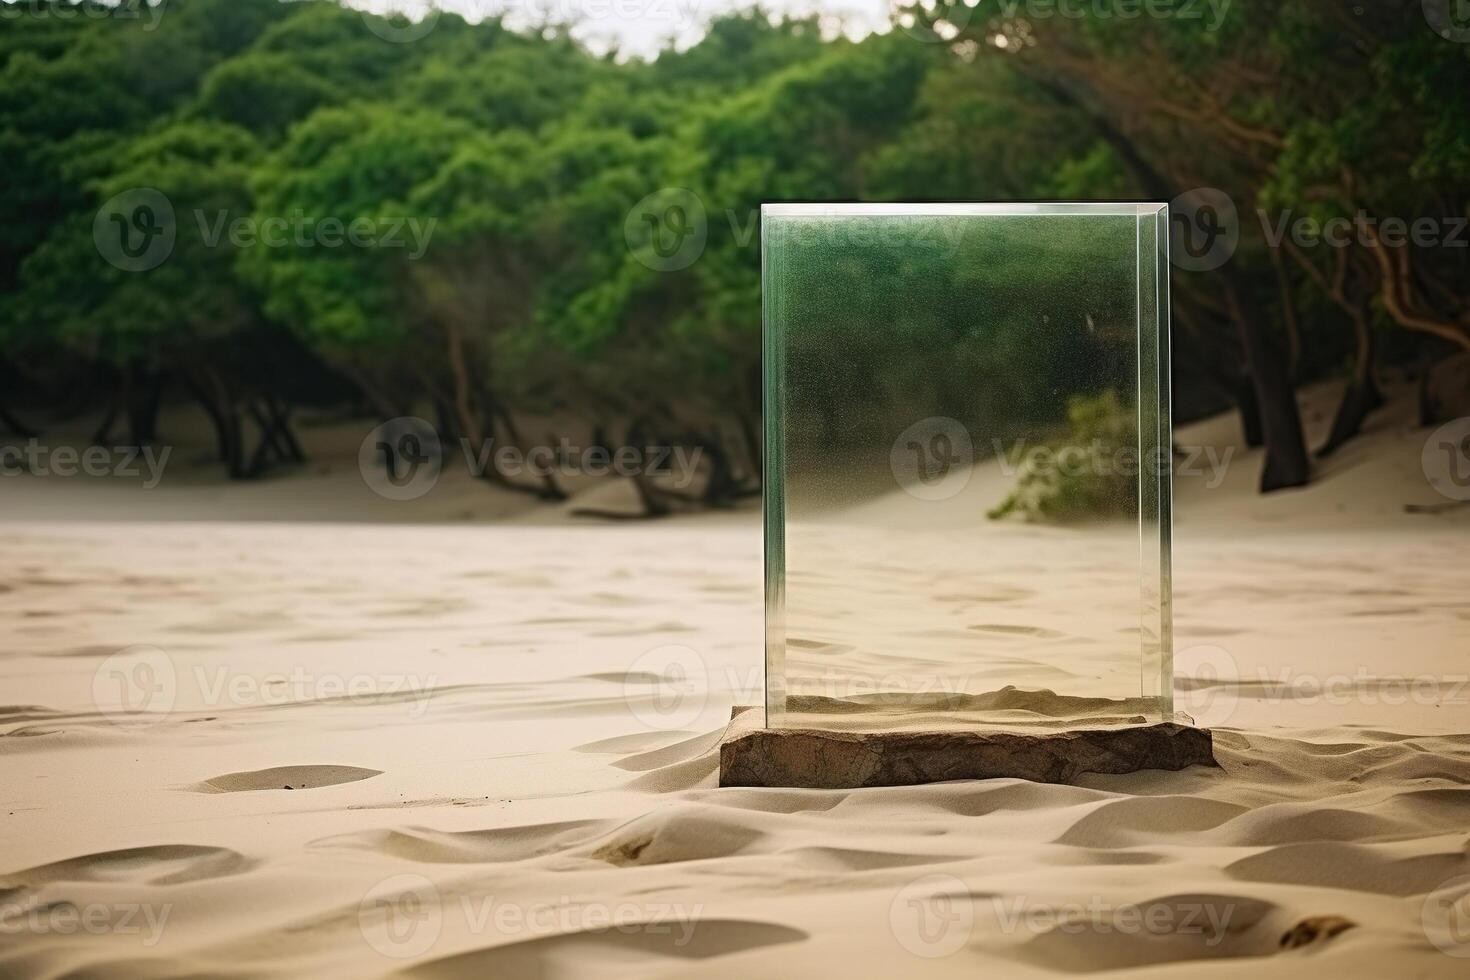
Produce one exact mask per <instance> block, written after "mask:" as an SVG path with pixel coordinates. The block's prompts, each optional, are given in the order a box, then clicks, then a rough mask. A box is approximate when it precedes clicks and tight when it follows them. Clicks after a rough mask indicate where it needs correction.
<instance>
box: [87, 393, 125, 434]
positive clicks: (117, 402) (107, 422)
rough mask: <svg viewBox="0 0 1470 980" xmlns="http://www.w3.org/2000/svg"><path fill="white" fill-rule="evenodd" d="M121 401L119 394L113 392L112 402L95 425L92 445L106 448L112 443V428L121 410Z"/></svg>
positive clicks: (120, 394) (121, 397)
mask: <svg viewBox="0 0 1470 980" xmlns="http://www.w3.org/2000/svg"><path fill="white" fill-rule="evenodd" d="M122 399H123V396H122V393H121V392H113V395H112V400H111V401H109V402H108V404H107V414H105V415H103V416H102V421H101V422H98V423H97V428H96V430H95V431H93V433H92V445H94V446H106V445H107V444H108V443H110V442H111V441H112V426H113V424H114V423H116V422H117V416H118V413H119V412H120V411H121V410H122Z"/></svg>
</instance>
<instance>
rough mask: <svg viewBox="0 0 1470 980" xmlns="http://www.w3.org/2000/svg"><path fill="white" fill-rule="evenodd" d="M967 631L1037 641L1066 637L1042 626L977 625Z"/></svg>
mask: <svg viewBox="0 0 1470 980" xmlns="http://www.w3.org/2000/svg"><path fill="white" fill-rule="evenodd" d="M969 629H972V630H974V631H976V632H977V633H998V634H1000V635H1002V636H1031V637H1035V638H1036V639H1038V640H1056V639H1060V638H1061V637H1063V636H1066V635H1067V634H1065V633H1061V632H1058V631H1057V630H1049V629H1046V628H1045V627H1042V626H1014V625H1011V624H1008V623H978V624H976V625H974V626H971V627H969Z"/></svg>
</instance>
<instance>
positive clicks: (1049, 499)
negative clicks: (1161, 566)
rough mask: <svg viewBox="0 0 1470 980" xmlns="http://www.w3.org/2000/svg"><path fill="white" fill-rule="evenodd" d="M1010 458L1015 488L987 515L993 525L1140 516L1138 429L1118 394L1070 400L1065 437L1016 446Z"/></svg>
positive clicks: (1113, 392)
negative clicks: (1013, 519)
mask: <svg viewBox="0 0 1470 980" xmlns="http://www.w3.org/2000/svg"><path fill="white" fill-rule="evenodd" d="M1009 459H1010V462H1011V464H1012V465H1018V472H1017V479H1016V489H1015V490H1013V491H1011V493H1010V495H1009V496H1007V497H1006V499H1005V500H1003V501H1002V502H1001V503H1000V504H999V506H997V507H995V508H994V509H993V510H991V511H990V513H989V516H990V518H991V519H992V520H999V519H1001V518H1005V517H1019V518H1021V519H1022V520H1026V521H1033V522H1044V523H1049V524H1068V523H1075V522H1079V521H1088V520H1101V519H1106V518H1110V517H1132V516H1134V515H1136V514H1137V513H1138V427H1137V424H1136V421H1135V413H1134V412H1133V410H1132V409H1130V408H1127V407H1125V406H1124V405H1123V403H1122V401H1121V400H1120V399H1119V398H1118V393H1117V392H1116V391H1112V390H1108V391H1104V392H1103V393H1101V394H1099V395H1094V396H1087V395H1074V396H1073V397H1072V398H1070V399H1069V400H1068V401H1067V430H1066V432H1065V433H1064V434H1063V435H1061V436H1059V437H1058V438H1056V439H1054V440H1051V441H1048V442H1046V443H1043V444H1041V445H1039V446H1027V445H1025V444H1024V443H1018V444H1017V445H1016V446H1015V447H1013V448H1012V451H1011V454H1010V457H1009Z"/></svg>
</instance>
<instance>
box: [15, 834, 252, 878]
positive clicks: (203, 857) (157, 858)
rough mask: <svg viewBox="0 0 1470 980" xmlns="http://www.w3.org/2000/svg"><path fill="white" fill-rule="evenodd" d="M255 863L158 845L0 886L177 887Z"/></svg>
mask: <svg viewBox="0 0 1470 980" xmlns="http://www.w3.org/2000/svg"><path fill="white" fill-rule="evenodd" d="M254 866H255V862H254V861H252V860H250V859H249V858H247V857H245V856H244V855H242V854H240V853H238V852H236V851H231V850H229V849H227V848H223V847H202V846H197V845H194V844H158V845H154V846H152V847H127V848H123V849H121V850H116V851H100V852H98V853H96V854H84V855H82V856H81V857H74V858H67V859H66V860H64V861H53V862H52V863H50V864H42V865H37V866H36V867H34V868H27V869H26V870H24V871H16V872H12V873H10V874H5V875H0V888H21V887H36V886H39V885H47V884H52V883H54V882H76V881H98V882H107V883H112V884H129V885H177V884H182V883H184V882H189V881H203V880H205V879H208V878H223V877H225V876H226V875H235V874H240V873H241V872H244V871H249V870H250V869H251V868H253V867H254Z"/></svg>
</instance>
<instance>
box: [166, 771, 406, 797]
mask: <svg viewBox="0 0 1470 980" xmlns="http://www.w3.org/2000/svg"><path fill="white" fill-rule="evenodd" d="M382 774H383V770H381V769H359V768H358V767H357V766H276V767H275V768H274V769H257V770H255V771H254V772H227V773H225V774H224V775H223V776H215V777H214V778H213V779H206V780H205V781H204V782H202V783H196V784H194V785H193V786H190V787H189V789H192V790H193V791H194V792H196V793H250V792H254V791H255V790H262V789H291V790H295V789H319V788H321V787H323V786H337V785H339V784H341V783H355V782H357V781H358V780H360V779H371V778H373V777H374V776H381V775H382Z"/></svg>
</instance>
